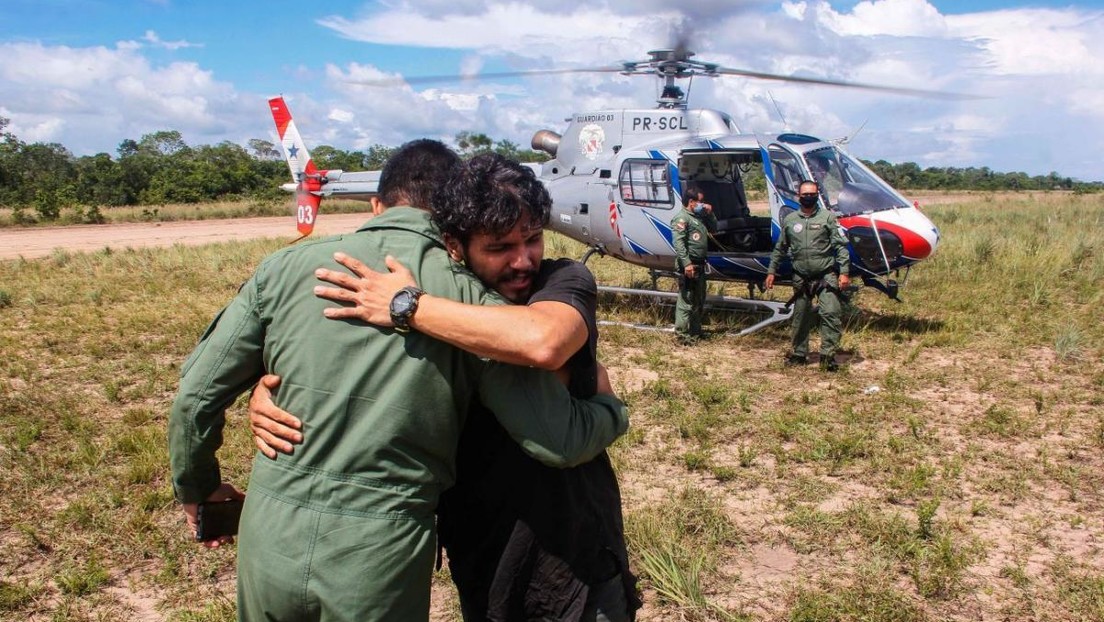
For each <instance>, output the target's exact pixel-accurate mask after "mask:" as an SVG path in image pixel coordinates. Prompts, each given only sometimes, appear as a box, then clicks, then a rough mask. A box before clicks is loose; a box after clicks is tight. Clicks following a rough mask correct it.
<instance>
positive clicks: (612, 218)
mask: <svg viewBox="0 0 1104 622" xmlns="http://www.w3.org/2000/svg"><path fill="white" fill-rule="evenodd" d="M620 213H621V210H620V209H619V208H618V207H617V202H616V201H610V207H609V223H610V229H613V233H614V235H616V236H617V237H621V227H620V226H619V225H618V224H617V217H618V215H620Z"/></svg>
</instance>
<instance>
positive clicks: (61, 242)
mask: <svg viewBox="0 0 1104 622" xmlns="http://www.w3.org/2000/svg"><path fill="white" fill-rule="evenodd" d="M970 196H971V195H968V194H963V193H959V194H955V193H942V194H932V195H925V196H919V197H915V198H918V199H919V200H920V202H921V204H922V205H936V204H939V203H955V202H959V201H963V200H966V199H968V198H969V197H970ZM751 207H752V210H753V211H755V212H756V213H764V214H765V213H766V211H767V204H766V202H755V203H753V204H752V206H751ZM369 216H370V214H368V213H361V214H326V215H325V216H324V217H323V218H321V219H319V221H318V224H317V226H316V227H315V229H314V235H315V236H323V235H332V234H335V233H344V232H348V231H353V230H355V229H356V228H357V227H359V226H360V225H361V224H363V223H364V221H366V220H367V219H368V218H369ZM297 236H298V234H297V233H296V231H295V221H294V220H293V219H292V218H291V217H290V216H273V217H266V218H231V219H224V220H188V221H180V222H155V223H123V224H116V225H72V226H67V227H28V228H22V227H10V228H3V229H0V260H3V259H17V258H19V257H23V258H25V259H34V258H36V257H45V256H47V255H49V254H50V253H52V252H53V251H54V249H65V250H67V251H70V252H89V251H96V250H99V249H101V248H104V247H105V246H110V247H111V248H113V249H123V248H128V247H130V248H147V247H154V246H172V245H173V244H187V245H195V244H207V243H210V242H226V241H229V240H246V239H250V238H288V239H293V238H295V237H297Z"/></svg>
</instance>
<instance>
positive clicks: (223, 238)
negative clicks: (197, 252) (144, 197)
mask: <svg viewBox="0 0 1104 622" xmlns="http://www.w3.org/2000/svg"><path fill="white" fill-rule="evenodd" d="M369 216H371V214H326V216H325V217H324V218H321V219H319V221H318V224H317V225H316V226H315V228H314V233H313V234H312V235H314V236H323V235H331V234H335V233H344V232H347V231H353V230H355V229H356V228H357V227H359V226H360V225H361V224H363V223H364V221H365V220H367V219H368V218H369ZM296 237H298V232H297V231H296V230H295V220H294V219H293V218H291V217H290V216H273V217H265V218H232V219H223V220H188V221H179V222H154V223H122V224H113V225H72V226H67V227H26V228H24V227H12V228H4V229H0V259H18V258H19V257H23V258H24V259H34V258H36V257H45V256H47V255H49V254H50V253H52V252H53V251H54V249H65V250H68V251H71V252H88V251H96V250H99V249H101V248H104V247H111V248H113V249H123V248H147V247H155V246H172V245H173V244H186V245H189V246H191V245H198V244H209V243H211V242H227V241H230V240H245V239H249V238H289V239H292V238H296Z"/></svg>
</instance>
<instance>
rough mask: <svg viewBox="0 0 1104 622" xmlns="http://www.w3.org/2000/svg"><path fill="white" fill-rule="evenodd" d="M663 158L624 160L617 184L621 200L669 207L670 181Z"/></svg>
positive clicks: (649, 205) (633, 203)
mask: <svg viewBox="0 0 1104 622" xmlns="http://www.w3.org/2000/svg"><path fill="white" fill-rule="evenodd" d="M667 169H668V165H667V162H666V161H665V160H660V161H657V160H626V161H625V163H624V164H623V165H622V166H621V176H620V178H619V180H618V185H619V186H620V191H621V200H622V201H624V202H625V203H629V204H632V205H643V206H647V207H671V206H672V205H674V203H673V201H672V200H671V183H670V180H669V178H668V176H667Z"/></svg>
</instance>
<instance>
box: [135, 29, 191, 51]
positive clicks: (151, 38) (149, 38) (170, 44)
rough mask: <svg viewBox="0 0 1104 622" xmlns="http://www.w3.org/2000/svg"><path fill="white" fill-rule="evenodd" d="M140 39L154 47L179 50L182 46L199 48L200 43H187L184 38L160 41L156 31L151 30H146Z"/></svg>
mask: <svg viewBox="0 0 1104 622" xmlns="http://www.w3.org/2000/svg"><path fill="white" fill-rule="evenodd" d="M142 40H143V41H145V42H147V43H149V44H150V45H152V46H154V47H159V48H165V49H166V50H181V49H184V48H201V47H203V44H202V43H189V42H187V41H184V40H180V41H162V40H161V37H159V36H157V33H156V32H154V31H152V30H147V31H146V34H145V35H144V36H143V37H142Z"/></svg>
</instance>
